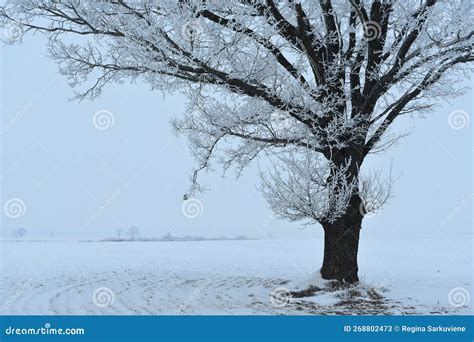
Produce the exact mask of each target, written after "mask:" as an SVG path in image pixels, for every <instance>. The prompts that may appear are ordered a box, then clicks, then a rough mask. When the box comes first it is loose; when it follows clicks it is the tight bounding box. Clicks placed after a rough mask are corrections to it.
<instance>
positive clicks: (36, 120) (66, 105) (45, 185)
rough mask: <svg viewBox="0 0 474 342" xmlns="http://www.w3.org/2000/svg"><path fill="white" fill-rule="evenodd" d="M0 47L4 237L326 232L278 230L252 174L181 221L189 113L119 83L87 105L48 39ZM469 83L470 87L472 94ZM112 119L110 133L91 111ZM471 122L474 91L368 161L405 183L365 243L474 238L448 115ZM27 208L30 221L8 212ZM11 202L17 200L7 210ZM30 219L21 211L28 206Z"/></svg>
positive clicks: (462, 147) (414, 122)
mask: <svg viewBox="0 0 474 342" xmlns="http://www.w3.org/2000/svg"><path fill="white" fill-rule="evenodd" d="M28 38H29V39H26V41H25V42H24V43H23V44H22V45H16V46H7V47H3V49H2V75H1V79H2V87H1V89H2V99H1V115H2V118H1V128H2V130H1V131H2V148H1V162H2V164H1V186H2V188H1V189H2V190H1V194H2V207H3V208H2V209H4V210H3V213H2V214H3V215H2V221H1V222H2V230H1V233H2V235H3V236H11V233H12V231H13V230H14V229H16V228H18V227H25V228H27V229H28V236H30V237H49V236H54V237H56V238H63V237H64V238H102V237H109V236H113V235H114V231H115V230H116V229H119V228H121V229H123V230H126V229H127V228H128V227H129V226H131V225H137V226H139V227H140V230H141V235H142V236H149V237H151V236H161V235H163V234H165V233H167V232H172V233H173V234H176V235H184V234H192V235H208V236H216V235H227V236H233V235H237V234H247V235H249V236H257V237H261V236H267V235H268V234H269V233H272V234H273V236H282V235H291V236H302V237H304V236H308V235H313V234H320V233H321V228H320V227H319V226H309V227H304V226H302V225H301V224H298V223H288V222H285V221H274V220H273V218H272V215H271V212H270V210H269V209H268V208H267V206H266V203H265V201H264V200H263V198H262V197H261V196H260V194H259V193H258V191H257V189H256V186H257V184H258V176H257V172H256V170H257V169H256V166H255V165H254V167H252V168H250V169H248V170H247V172H246V173H245V175H244V176H243V177H242V178H241V179H239V180H235V178H234V177H233V175H232V174H229V175H228V176H227V177H226V178H222V177H221V171H220V170H219V169H216V171H215V172H214V173H212V174H208V175H206V177H203V179H202V181H203V183H204V184H205V185H207V186H208V188H209V189H210V191H208V192H207V193H205V194H202V195H200V196H199V197H198V199H199V200H200V201H201V202H202V204H203V211H202V215H200V216H198V217H196V218H188V217H186V216H185V215H183V213H182V203H183V201H182V198H183V194H184V193H185V191H186V190H187V189H188V186H189V183H188V182H189V176H190V172H191V170H192V168H193V165H194V164H193V163H194V161H193V159H192V156H191V154H190V152H189V150H188V148H187V144H186V139H185V137H177V136H175V135H174V134H173V133H172V129H171V127H170V125H169V120H170V118H171V117H172V116H179V115H180V114H181V113H182V112H183V110H184V106H185V98H184V97H182V96H180V95H173V96H167V97H166V98H163V97H162V95H161V94H160V93H158V92H153V91H150V89H149V87H148V86H147V85H145V84H128V83H125V84H122V85H111V86H109V87H107V88H106V90H105V92H104V93H103V95H102V96H101V97H100V98H99V99H97V100H95V101H93V102H91V101H89V100H85V101H83V102H78V101H69V100H68V99H70V98H71V97H72V95H73V92H72V90H71V88H70V87H69V86H68V85H67V82H66V80H65V79H64V78H63V77H62V76H61V75H59V74H58V70H57V65H56V64H55V63H54V62H52V61H51V60H49V59H48V58H47V57H46V48H45V46H44V40H43V39H42V38H41V36H35V37H28ZM467 83H468V81H467V80H466V84H467ZM100 110H106V111H108V112H110V113H112V116H113V125H112V126H111V127H109V128H108V129H105V130H99V129H97V128H96V127H95V126H94V124H93V117H94V113H96V112H97V111H100ZM457 110H462V111H464V112H466V113H467V114H468V115H469V117H471V115H472V92H471V93H468V94H466V95H465V96H463V97H461V98H458V99H456V100H454V101H452V103H450V104H447V103H442V104H441V105H440V106H439V107H438V108H437V109H436V110H435V111H434V112H433V113H432V114H431V115H429V116H428V117H427V118H426V119H421V118H419V117H417V116H415V117H413V118H411V117H406V118H404V119H402V120H401V121H400V122H398V126H397V128H398V129H400V130H401V131H412V134H411V135H410V136H408V137H406V138H404V139H403V140H401V141H400V143H399V144H398V146H395V147H393V148H392V149H391V150H390V151H389V152H388V153H385V154H384V155H374V156H372V157H370V159H369V163H367V165H366V166H370V165H377V167H379V168H380V169H382V170H388V168H389V167H390V165H392V170H393V171H392V173H393V175H394V176H396V177H398V181H397V182H396V184H395V185H394V193H393V195H394V197H393V198H391V199H390V202H389V203H388V204H387V205H386V207H385V208H383V209H382V211H381V212H379V213H378V214H377V215H376V216H374V217H371V218H367V219H365V220H364V224H363V232H362V234H369V235H378V234H380V235H398V234H401V235H403V236H415V235H416V236H423V235H427V234H441V235H443V236H449V235H451V234H465V235H466V236H472V230H471V227H472V156H473V146H472V124H471V125H469V126H468V127H464V128H462V129H453V128H452V127H451V126H450V125H449V123H448V116H449V114H450V113H452V112H453V111H457ZM12 199H19V200H20V201H21V202H20V203H21V204H23V203H24V211H22V212H21V213H20V214H21V215H19V217H16V216H18V215H17V214H15V213H13V214H12V213H11V212H10V213H9V214H8V215H7V214H6V213H5V206H6V205H7V204H11V203H12ZM9 201H10V202H9ZM22 209H23V208H22Z"/></svg>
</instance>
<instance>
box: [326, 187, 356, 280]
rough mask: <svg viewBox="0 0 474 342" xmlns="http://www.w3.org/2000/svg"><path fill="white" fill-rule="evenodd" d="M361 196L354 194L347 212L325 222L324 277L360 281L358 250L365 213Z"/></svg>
mask: <svg viewBox="0 0 474 342" xmlns="http://www.w3.org/2000/svg"><path fill="white" fill-rule="evenodd" d="M360 205H361V200H360V198H359V196H357V195H356V196H353V198H352V199H351V201H350V203H349V206H348V208H347V210H346V213H345V214H344V215H343V216H342V217H340V218H339V219H338V220H337V221H335V222H333V223H325V224H323V228H324V259H323V266H322V268H321V276H322V277H323V279H336V280H339V281H346V282H348V283H356V282H358V281H359V277H358V274H357V272H358V270H359V268H358V265H357V252H358V249H359V233H360V229H361V225H362V218H363V214H362V213H361V209H360Z"/></svg>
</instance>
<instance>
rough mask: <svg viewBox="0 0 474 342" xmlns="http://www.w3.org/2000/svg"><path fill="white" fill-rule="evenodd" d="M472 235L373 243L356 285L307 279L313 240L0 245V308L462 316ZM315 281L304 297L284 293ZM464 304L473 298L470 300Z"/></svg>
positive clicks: (364, 244) (317, 259) (366, 241)
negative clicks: (313, 290)
mask: <svg viewBox="0 0 474 342" xmlns="http://www.w3.org/2000/svg"><path fill="white" fill-rule="evenodd" d="M471 246H472V237H463V238H458V239H447V240H446V239H441V238H440V239H433V238H431V239H425V238H418V239H413V238H410V239H408V238H407V239H402V238H399V239H397V240H393V239H385V240H382V239H375V238H369V237H363V238H362V241H361V246H360V257H359V267H360V272H359V274H360V277H361V283H360V284H359V285H358V286H355V287H348V288H335V287H334V286H332V285H331V284H328V283H325V282H321V280H318V279H317V277H315V276H313V277H312V276H311V275H312V274H314V271H315V270H316V269H318V267H319V266H320V264H321V258H322V241H321V240H320V239H317V238H312V239H307V240H302V239H273V240H248V241H200V242H198V241H196V242H194V241H187V242H26V241H25V242H6V241H4V242H1V244H0V247H1V256H2V260H1V277H2V278H1V283H0V310H1V312H0V313H1V314H20V315H23V314H70V315H72V314H98V315H101V314H117V315H147V314H166V315H168V314H171V315H173V314H217V315H221V314H231V315H234V314H235V315H237V314H251V315H252V314H257V315H261V314H420V313H421V314H469V313H470V312H471V311H472V310H471V307H469V306H468V305H469V304H468V302H469V293H471V294H472V262H471V261H472V260H471V257H472V254H471ZM309 284H313V285H317V286H318V289H321V290H318V291H316V292H315V293H314V294H313V295H312V296H310V297H305V298H294V295H292V294H291V292H286V291H287V290H288V291H293V290H295V289H298V288H299V289H302V288H304V287H305V286H306V285H309ZM471 305H472V304H471Z"/></svg>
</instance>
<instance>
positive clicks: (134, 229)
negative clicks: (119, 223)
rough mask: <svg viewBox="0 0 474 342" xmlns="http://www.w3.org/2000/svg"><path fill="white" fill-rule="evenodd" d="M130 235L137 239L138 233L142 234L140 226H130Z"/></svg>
mask: <svg viewBox="0 0 474 342" xmlns="http://www.w3.org/2000/svg"><path fill="white" fill-rule="evenodd" d="M128 235H130V239H132V240H135V239H136V238H137V237H138V235H140V228H138V227H137V226H131V227H130V228H128Z"/></svg>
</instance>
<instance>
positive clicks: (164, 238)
mask: <svg viewBox="0 0 474 342" xmlns="http://www.w3.org/2000/svg"><path fill="white" fill-rule="evenodd" d="M222 240H257V239H256V238H249V237H248V236H246V235H237V236H235V237H227V236H217V237H206V236H198V235H185V236H174V235H172V234H171V233H167V234H165V235H163V236H162V237H154V238H144V237H138V238H135V239H131V238H130V239H127V238H108V239H103V240H100V241H222Z"/></svg>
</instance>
